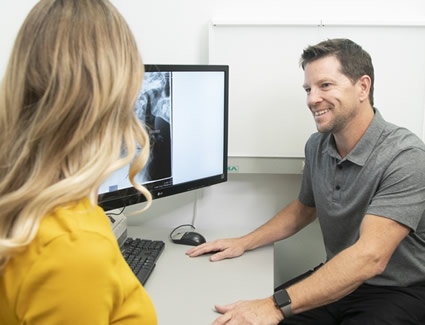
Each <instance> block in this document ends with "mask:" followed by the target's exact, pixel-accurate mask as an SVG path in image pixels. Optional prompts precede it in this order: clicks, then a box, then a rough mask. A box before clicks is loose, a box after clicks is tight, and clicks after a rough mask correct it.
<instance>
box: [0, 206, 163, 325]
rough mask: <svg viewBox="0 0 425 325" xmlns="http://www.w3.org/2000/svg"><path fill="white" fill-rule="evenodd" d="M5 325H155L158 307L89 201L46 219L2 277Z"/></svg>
mask: <svg viewBox="0 0 425 325" xmlns="http://www.w3.org/2000/svg"><path fill="white" fill-rule="evenodd" d="M0 324H8V325H14V324H25V325H35V324H42V325H54V324H61V325H67V324H72V325H76V324H78V325H85V324H87V325H97V324H102V325H105V324H120V325H130V324H131V325H132V324H137V325H141V324H143V325H154V324H157V318H156V314H155V310H154V307H153V305H152V302H151V300H150V298H149V296H148V295H147V293H146V291H145V290H144V288H143V287H142V286H141V285H140V283H139V281H138V280H137V278H136V277H135V276H134V274H133V273H132V271H131V270H130V268H129V267H128V265H127V263H126V262H125V260H124V259H123V257H122V255H121V252H120V250H119V247H118V244H117V241H116V239H115V237H114V234H113V232H112V230H111V227H110V225H109V220H108V219H107V217H106V215H105V213H104V212H103V210H102V209H101V208H100V207H93V206H92V205H91V204H90V202H89V200H88V199H86V200H83V201H81V202H79V203H78V204H76V205H74V206H70V207H66V208H58V209H57V210H56V211H55V212H54V213H52V214H51V215H48V216H46V217H44V218H43V220H42V222H41V224H40V228H39V231H38V233H37V236H36V237H35V239H34V240H33V241H32V242H31V244H30V245H29V246H28V248H27V249H26V250H25V252H23V253H22V254H19V255H16V256H15V257H13V258H12V259H10V261H9V262H8V263H7V264H6V267H5V268H4V270H3V273H2V274H1V275H0Z"/></svg>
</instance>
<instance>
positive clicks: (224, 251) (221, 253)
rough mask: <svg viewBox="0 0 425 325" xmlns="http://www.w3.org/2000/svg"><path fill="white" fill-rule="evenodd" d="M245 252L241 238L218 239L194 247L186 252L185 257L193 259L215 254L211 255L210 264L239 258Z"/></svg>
mask: <svg viewBox="0 0 425 325" xmlns="http://www.w3.org/2000/svg"><path fill="white" fill-rule="evenodd" d="M245 250H246V247H245V244H244V240H243V239H242V238H229V239H219V240H214V241H212V242H208V243H205V244H202V245H199V246H195V247H193V248H191V249H189V250H188V251H187V252H186V255H188V256H190V257H195V256H199V255H203V254H207V253H211V252H213V253H215V254H214V255H211V257H210V260H211V261H212V262H215V261H220V260H223V259H225V258H233V257H238V256H241V255H242V254H243V253H244V252H245Z"/></svg>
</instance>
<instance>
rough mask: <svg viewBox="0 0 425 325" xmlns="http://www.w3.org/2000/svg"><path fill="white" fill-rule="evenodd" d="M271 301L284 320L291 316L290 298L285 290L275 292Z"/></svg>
mask: <svg viewBox="0 0 425 325" xmlns="http://www.w3.org/2000/svg"><path fill="white" fill-rule="evenodd" d="M273 301H274V303H275V305H276V307H277V308H279V309H280V311H281V312H282V314H283V317H284V318H289V317H291V316H292V315H293V312H292V308H291V298H290V297H289V294H288V292H287V291H286V290H285V289H282V290H279V291H276V292H275V293H274V294H273Z"/></svg>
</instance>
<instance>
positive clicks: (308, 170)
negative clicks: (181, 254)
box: [187, 39, 425, 325]
mask: <svg viewBox="0 0 425 325" xmlns="http://www.w3.org/2000/svg"><path fill="white" fill-rule="evenodd" d="M301 66H302V68H303V70H304V85H303V87H304V89H305V91H306V94H307V105H308V107H309V109H310V111H311V112H312V115H313V118H314V120H315V123H316V127H317V130H318V131H319V132H318V133H315V134H313V135H312V136H311V137H310V139H309V140H308V142H307V144H306V147H305V163H306V164H305V169H304V175H303V181H302V186H301V190H300V193H299V196H298V199H296V200H295V201H293V202H292V203H290V204H289V205H288V206H287V207H286V208H284V209H283V210H282V211H280V212H279V213H278V214H277V215H276V216H275V217H274V218H272V219H271V220H270V221H268V222H267V223H266V224H264V225H263V226H261V227H260V228H258V229H257V230H255V231H253V232H252V233H250V234H248V235H245V236H243V237H240V238H231V239H222V240H217V241H213V242H210V243H206V244H204V245H201V246H198V247H195V248H193V249H191V250H189V251H188V252H187V254H188V255H189V256H198V255H201V254H204V253H206V252H210V251H219V252H218V253H216V254H214V255H212V256H211V260H212V261H218V260H221V259H224V258H230V257H236V256H240V255H242V254H243V253H244V252H245V251H247V250H251V249H254V248H256V247H259V246H262V245H265V244H268V243H271V242H274V241H277V240H281V239H284V238H287V237H289V236H291V235H293V234H295V233H296V232H297V231H299V230H300V229H302V228H303V227H305V226H307V225H308V224H310V223H311V222H312V221H313V220H314V219H315V218H316V217H317V218H318V220H319V223H320V226H321V230H322V232H323V238H324V244H325V248H326V253H327V261H326V263H324V264H323V266H321V267H318V268H316V269H315V271H314V272H310V274H306V275H304V276H303V277H300V278H298V279H296V280H295V281H290V282H288V283H287V284H284V285H283V286H281V287H279V289H278V290H277V291H276V292H275V294H274V295H273V296H271V297H268V298H265V299H259V300H255V301H241V302H237V303H234V304H231V305H227V306H216V310H217V311H218V312H220V313H222V315H221V316H220V317H218V318H217V320H216V321H215V322H214V325H218V324H229V325H230V324H278V323H279V324H362V325H363V324H393V325H397V324H403V325H406V324H423V323H424V322H425V308H424V306H425V216H424V211H425V145H424V144H423V142H422V141H421V140H420V139H419V138H417V137H416V136H415V135H413V134H412V133H411V132H409V131H408V130H406V129H403V128H400V127H397V126H395V125H392V124H390V123H387V122H386V121H384V120H383V118H382V116H381V115H380V113H379V111H378V110H377V109H376V108H374V107H373V83H374V72H373V66H372V62H371V58H370V56H369V54H368V53H366V52H365V51H364V50H363V49H362V48H361V47H360V46H359V45H357V44H356V43H354V42H352V41H350V40H347V39H333V40H327V41H324V42H321V43H319V44H317V45H315V46H310V47H308V48H307V49H305V50H304V52H303V54H302V57H301ZM400 114H403V112H402V108H401V109H400Z"/></svg>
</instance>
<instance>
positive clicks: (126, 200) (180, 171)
mask: <svg viewBox="0 0 425 325" xmlns="http://www.w3.org/2000/svg"><path fill="white" fill-rule="evenodd" d="M228 74H229V70H228V66H218V65H145V75H144V81H143V84H142V89H141V91H140V94H139V96H138V99H137V101H136V106H135V112H136V114H137V116H138V118H139V119H140V121H141V122H142V124H143V125H145V127H146V129H147V131H148V133H149V135H150V141H151V148H150V155H149V159H148V162H147V164H146V166H145V167H144V169H143V170H142V171H140V172H139V174H138V175H137V176H136V178H135V181H136V182H138V183H140V184H143V185H144V186H145V187H146V188H147V189H148V190H149V191H150V192H151V194H152V197H153V198H154V199H156V198H160V197H165V196H169V195H173V194H177V193H181V192H185V191H190V190H194V189H198V188H201V187H205V186H210V185H213V184H217V183H221V182H225V181H226V180H227V140H228V139H227V137H228V131H227V128H228V87H229V86H228V85H229V82H228V81H229V76H228ZM128 168H129V166H126V167H124V168H122V169H120V170H117V171H116V172H115V173H113V174H112V175H110V177H109V178H108V179H107V180H106V182H104V183H103V184H102V185H101V187H100V188H99V205H100V206H101V207H103V208H104V209H105V210H111V209H116V208H120V207H125V206H128V205H131V204H136V203H140V202H143V201H144V200H145V198H144V196H143V195H142V194H140V193H139V192H138V191H137V190H136V189H134V188H133V186H132V185H131V183H130V181H129V179H128Z"/></svg>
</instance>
